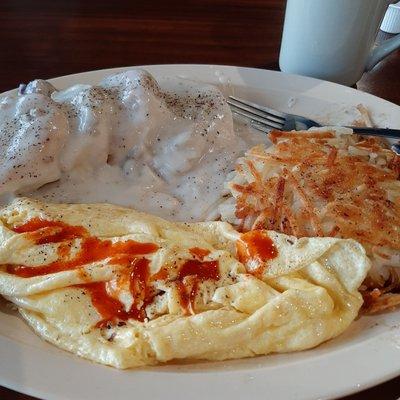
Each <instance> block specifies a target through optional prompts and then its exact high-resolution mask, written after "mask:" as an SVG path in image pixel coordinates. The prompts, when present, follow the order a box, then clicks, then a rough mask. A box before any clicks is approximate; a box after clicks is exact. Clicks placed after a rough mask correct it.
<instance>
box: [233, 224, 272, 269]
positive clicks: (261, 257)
mask: <svg viewBox="0 0 400 400" xmlns="http://www.w3.org/2000/svg"><path fill="white" fill-rule="evenodd" d="M236 253H237V256H238V259H239V261H240V262H241V263H243V264H244V265H245V266H247V264H248V263H249V262H251V261H256V262H258V263H259V266H258V268H256V269H252V270H250V271H248V272H249V273H251V274H254V275H261V274H262V273H263V272H264V270H265V268H266V262H267V261H268V260H272V259H274V258H276V257H277V256H278V249H277V248H276V246H275V244H274V242H273V240H272V239H271V238H270V237H269V236H268V235H267V233H266V232H264V231H262V230H254V231H249V232H246V233H243V234H242V235H240V239H239V240H238V241H237V242H236Z"/></svg>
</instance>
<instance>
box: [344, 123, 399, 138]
mask: <svg viewBox="0 0 400 400" xmlns="http://www.w3.org/2000/svg"><path fill="white" fill-rule="evenodd" d="M348 128H351V129H353V132H354V133H357V134H359V135H369V136H384V137H388V138H393V139H400V129H389V128H359V127H356V126H349V127H348Z"/></svg>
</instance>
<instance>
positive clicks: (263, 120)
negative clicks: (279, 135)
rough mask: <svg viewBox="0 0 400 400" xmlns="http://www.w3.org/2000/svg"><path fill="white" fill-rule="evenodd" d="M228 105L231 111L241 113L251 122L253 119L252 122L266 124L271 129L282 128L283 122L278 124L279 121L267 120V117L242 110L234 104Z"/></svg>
mask: <svg viewBox="0 0 400 400" xmlns="http://www.w3.org/2000/svg"><path fill="white" fill-rule="evenodd" d="M230 106H231V109H232V111H233V112H234V113H235V114H239V115H242V116H244V117H246V118H248V119H250V121H251V122H253V121H254V122H257V123H258V124H261V125H265V126H267V127H268V128H271V129H279V130H282V128H283V123H282V124H280V123H278V122H273V121H270V120H268V119H266V118H261V117H258V116H257V115H255V114H253V113H250V112H248V111H244V110H242V109H240V108H237V107H236V106H234V105H230Z"/></svg>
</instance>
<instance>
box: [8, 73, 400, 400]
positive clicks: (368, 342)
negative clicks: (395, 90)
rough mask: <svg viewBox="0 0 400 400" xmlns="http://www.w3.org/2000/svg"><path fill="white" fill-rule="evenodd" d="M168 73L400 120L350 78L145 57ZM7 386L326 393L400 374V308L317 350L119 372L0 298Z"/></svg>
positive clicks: (344, 118) (80, 392) (274, 99)
mask: <svg viewBox="0 0 400 400" xmlns="http://www.w3.org/2000/svg"><path fill="white" fill-rule="evenodd" d="M144 68H146V69H147V70H148V71H150V72H151V73H152V74H153V75H154V76H155V77H156V78H157V79H161V81H162V80H163V79H164V78H165V79H168V77H176V76H178V77H184V78H189V79H194V80H200V81H204V82H209V83H214V84H217V85H219V86H220V87H221V88H222V90H223V91H225V92H226V93H235V94H236V95H237V96H242V97H245V98H248V99H250V100H253V101H255V102H263V103H265V104H266V105H269V106H271V107H273V108H276V109H278V110H282V111H287V112H293V113H296V114H300V115H304V116H308V117H311V118H315V119H318V120H320V121H321V122H323V123H331V124H334V123H342V124H343V123H351V122H352V120H353V119H354V116H355V109H354V106H356V105H357V104H360V103H361V104H363V105H364V106H366V107H367V108H368V109H369V110H370V112H371V114H372V118H373V120H374V122H375V123H376V124H377V125H379V126H382V127H392V128H400V107H398V106H396V105H394V104H392V103H389V102H387V101H385V100H382V99H379V98H377V97H374V96H371V95H368V94H365V93H362V92H358V91H356V90H354V89H350V88H347V87H344V86H340V85H336V84H333V83H328V82H324V81H320V80H316V79H311V78H304V77H300V76H295V75H287V74H282V73H279V72H273V71H265V70H257V69H250V68H237V67H225V66H209V65H158V66H145V67H144ZM126 69H129V68H119V69H110V70H102V71H93V72H85V73H81V74H76V75H69V76H65V77H61V78H56V79H52V80H51V82H52V83H53V84H54V85H56V87H59V88H64V87H67V86H69V85H73V84H75V83H89V84H93V83H97V82H98V81H99V80H100V79H102V78H103V77H105V76H106V75H109V74H112V73H116V72H120V71H123V70H126ZM0 360H1V361H0V385H3V386H7V387H9V388H12V389H15V390H17V391H20V392H25V393H27V394H30V395H33V396H36V397H39V398H44V399H56V400H61V399H66V400H70V399H79V400H84V399H96V400H103V399H123V398H135V399H147V398H148V399H152V400H156V399H163V400H165V399H174V400H179V399H188V398H189V399H190V400H200V399H217V398H218V399H229V400H236V399H244V398H246V399H285V400H291V399H296V400H301V399H307V400H312V399H328V398H334V397H338V396H343V395H345V394H349V393H352V392H356V391H359V390H362V389H365V388H367V387H370V386H373V385H375V384H378V383H380V382H382V381H384V380H387V379H390V378H392V377H394V376H396V375H399V374H400V311H396V312H391V313H387V314H384V315H379V316H374V317H362V318H360V319H358V320H357V321H356V322H354V323H353V324H352V326H351V327H350V329H349V330H347V331H346V332H345V333H344V334H343V335H342V336H340V337H338V338H337V339H335V340H332V341H330V342H328V343H326V344H324V345H321V346H319V347H318V348H316V349H313V350H309V351H304V352H299V353H292V354H284V355H271V356H265V357H257V358H252V359H245V360H235V361H225V362H202V363H195V364H185V365H182V364H169V365H163V366H157V367H152V368H145V369H136V370H128V371H118V370H115V369H112V368H109V367H104V366H101V365H96V364H93V363H91V362H89V361H86V360H83V359H80V358H78V357H76V356H74V355H72V354H69V353H67V352H64V351H62V350H59V349H57V348H56V347H54V346H52V345H50V344H47V343H45V342H43V341H42V340H41V339H40V338H39V337H37V336H36V335H35V334H34V333H33V332H32V331H31V330H30V329H29V328H28V326H27V325H26V324H25V323H24V322H23V321H22V320H21V319H20V318H19V317H18V316H16V315H15V314H14V313H11V312H10V311H9V309H8V308H7V307H5V304H4V303H1V302H0Z"/></svg>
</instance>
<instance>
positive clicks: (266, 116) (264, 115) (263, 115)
mask: <svg viewBox="0 0 400 400" xmlns="http://www.w3.org/2000/svg"><path fill="white" fill-rule="evenodd" d="M227 103H228V104H229V105H230V106H231V107H235V108H237V109H239V110H242V111H246V112H249V113H251V114H253V115H257V116H258V117H261V118H264V119H267V120H268V121H271V122H277V123H278V124H282V125H283V124H284V123H285V121H284V120H283V121H282V119H281V118H278V117H274V116H272V115H270V114H267V113H266V112H264V111H258V110H256V109H255V108H252V107H248V106H244V105H242V104H241V103H237V104H236V102H235V103H234V102H232V101H231V100H228V101H227Z"/></svg>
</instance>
